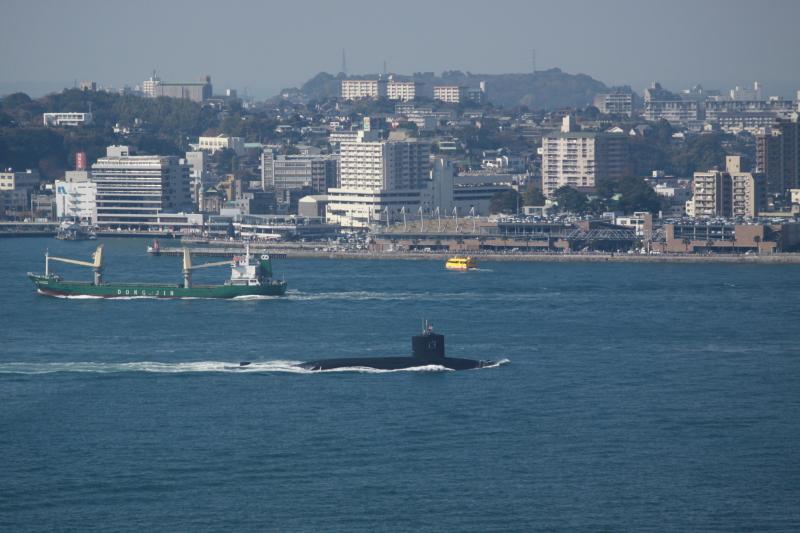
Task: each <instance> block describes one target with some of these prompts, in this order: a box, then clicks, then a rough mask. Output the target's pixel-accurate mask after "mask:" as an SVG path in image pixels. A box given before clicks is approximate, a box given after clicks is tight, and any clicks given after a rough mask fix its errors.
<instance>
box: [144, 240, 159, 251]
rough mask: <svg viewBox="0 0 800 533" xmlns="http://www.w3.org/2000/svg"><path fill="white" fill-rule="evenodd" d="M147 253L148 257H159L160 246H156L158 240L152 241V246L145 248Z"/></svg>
mask: <svg viewBox="0 0 800 533" xmlns="http://www.w3.org/2000/svg"><path fill="white" fill-rule="evenodd" d="M147 253H148V254H150V255H161V246H160V245H159V244H158V239H153V244H152V245H150V246H148V247H147Z"/></svg>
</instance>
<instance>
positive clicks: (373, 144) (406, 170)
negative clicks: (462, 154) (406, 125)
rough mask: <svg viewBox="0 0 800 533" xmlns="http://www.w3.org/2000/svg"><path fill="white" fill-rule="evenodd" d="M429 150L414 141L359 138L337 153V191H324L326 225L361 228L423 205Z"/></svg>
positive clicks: (363, 133) (368, 136)
mask: <svg viewBox="0 0 800 533" xmlns="http://www.w3.org/2000/svg"><path fill="white" fill-rule="evenodd" d="M429 155H430V145H429V144H428V143H426V142H421V141H418V140H415V139H402V140H397V139H391V138H390V140H377V139H376V138H375V137H373V136H370V135H369V132H359V137H358V138H357V139H356V141H354V142H343V143H342V144H341V147H340V160H339V168H340V179H339V182H340V185H339V187H337V188H331V189H328V200H329V203H328V207H327V213H326V217H327V219H328V221H329V222H330V223H334V224H341V225H342V226H347V227H365V226H368V225H370V224H373V223H376V222H378V221H380V220H385V219H386V218H388V219H390V220H396V219H397V218H398V216H402V213H403V212H406V213H410V212H411V211H416V210H417V209H418V208H419V206H420V205H422V203H423V196H424V195H425V194H426V190H425V189H426V186H427V185H428V182H429V180H430V161H429Z"/></svg>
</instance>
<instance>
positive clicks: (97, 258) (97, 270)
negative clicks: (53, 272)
mask: <svg viewBox="0 0 800 533" xmlns="http://www.w3.org/2000/svg"><path fill="white" fill-rule="evenodd" d="M50 261H59V262H61V263H67V264H70V265H78V266H84V267H89V268H91V269H93V271H94V284H95V285H101V284H102V283H103V245H102V244H101V245H99V246H98V247H97V249H96V250H95V251H94V252H93V253H92V262H91V263H90V262H88V261H78V260H77V259H67V258H66V257H55V256H51V255H50V252H49V251H47V252H45V254H44V275H45V276H50Z"/></svg>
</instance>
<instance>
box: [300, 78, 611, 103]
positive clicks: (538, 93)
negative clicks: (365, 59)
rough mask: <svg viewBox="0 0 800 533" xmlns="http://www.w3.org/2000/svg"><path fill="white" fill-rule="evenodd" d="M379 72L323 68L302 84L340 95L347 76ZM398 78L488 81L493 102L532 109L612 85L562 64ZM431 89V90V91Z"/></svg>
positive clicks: (313, 91)
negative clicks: (336, 71)
mask: <svg viewBox="0 0 800 533" xmlns="http://www.w3.org/2000/svg"><path fill="white" fill-rule="evenodd" d="M377 76H378V74H368V75H358V76H345V75H344V74H341V73H340V74H338V75H336V76H334V75H332V74H328V73H327V72H320V73H319V74H317V75H316V76H314V77H313V78H311V79H310V80H308V81H307V82H306V83H304V84H303V86H302V87H301V88H300V90H301V91H302V92H303V93H305V94H306V95H308V96H309V97H311V98H314V99H320V98H330V97H335V96H338V95H339V93H340V85H341V81H342V80H343V79H369V78H376V77H377ZM395 78H396V79H401V80H413V81H416V82H419V83H422V84H423V85H428V86H432V85H462V86H466V87H477V86H478V84H479V83H480V82H481V81H485V82H486V86H487V92H488V99H489V102H491V103H492V104H495V105H499V106H503V107H516V106H527V107H529V108H530V109H545V110H547V109H557V108H561V107H585V106H587V105H590V104H591V103H592V100H593V98H594V95H596V94H597V93H600V92H603V91H605V90H607V89H608V87H607V86H606V84H605V83H603V82H601V81H598V80H596V79H594V78H592V77H591V76H588V75H586V74H568V73H566V72H563V71H561V69H558V68H552V69H549V70H539V71H536V73H527V74H473V73H471V72H467V73H464V72H461V71H445V72H443V73H442V74H441V75H440V76H437V75H435V74H434V73H432V72H425V73H419V72H418V73H415V74H413V75H411V76H405V75H395ZM429 92H430V91H429Z"/></svg>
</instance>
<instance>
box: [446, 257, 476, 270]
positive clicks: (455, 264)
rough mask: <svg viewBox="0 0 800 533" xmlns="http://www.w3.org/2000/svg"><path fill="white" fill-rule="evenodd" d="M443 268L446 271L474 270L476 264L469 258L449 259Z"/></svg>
mask: <svg viewBox="0 0 800 533" xmlns="http://www.w3.org/2000/svg"><path fill="white" fill-rule="evenodd" d="M444 267H445V268H446V269H447V270H475V269H476V268H478V263H477V262H476V261H475V260H474V259H473V258H471V257H450V258H448V259H447V261H446V262H445V264H444Z"/></svg>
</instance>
